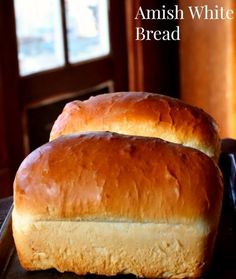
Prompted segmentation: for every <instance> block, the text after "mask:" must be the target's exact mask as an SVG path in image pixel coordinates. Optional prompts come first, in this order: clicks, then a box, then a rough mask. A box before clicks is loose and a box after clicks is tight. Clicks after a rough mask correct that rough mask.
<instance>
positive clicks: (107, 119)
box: [50, 92, 220, 161]
mask: <svg viewBox="0 0 236 279" xmlns="http://www.w3.org/2000/svg"><path fill="white" fill-rule="evenodd" d="M86 131H111V132H117V133H120V134H126V135H137V136H146V137H157V138H161V139H164V140H167V141H169V142H174V143H180V144H183V145H186V146H190V147H193V148H196V149H199V150H200V151H202V152H204V153H205V154H207V155H208V156H210V157H212V158H214V159H215V160H216V161H217V160H218V157H219V153H220V139H219V135H218V131H217V126H216V123H215V121H214V120H213V119H212V117H211V116H209V115H208V114H207V113H205V112H204V111H203V110H201V109H199V108H196V107H193V106H190V105H187V104H185V103H183V102H181V101H180V100H177V99H173V98H170V97H167V96H162V95H158V94H152V93H141V92H132V93H129V92H119V93H109V94H103V95H98V96H96V97H92V98H90V99H89V100H86V101H74V102H71V103H68V104H67V105H66V106H65V108H64V110H63V112H62V114H61V115H60V116H59V117H58V119H57V120H56V122H55V124H54V126H53V128H52V131H51V135H50V139H51V140H53V139H55V138H57V137H59V136H61V135H65V134H71V133H80V132H86Z"/></svg>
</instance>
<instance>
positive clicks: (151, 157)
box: [14, 132, 223, 225]
mask: <svg viewBox="0 0 236 279" xmlns="http://www.w3.org/2000/svg"><path fill="white" fill-rule="evenodd" d="M222 195H223V183H222V177H221V174H220V171H219V170H218V168H217V166H216V165H215V163H214V162H213V160H211V159H210V158H209V157H208V156H206V155H205V154H203V153H202V152H200V151H198V150H195V149H192V148H187V147H183V146H182V145H178V144H172V143H167V142H164V141H162V140H160V139H156V138H149V139H147V138H145V137H135V136H125V135H119V134H115V133H109V132H97V133H85V134H80V135H67V136H63V137H60V138H58V139H56V140H54V141H51V142H49V143H47V144H45V145H43V146H42V147H40V148H38V149H36V150H35V151H33V152H32V153H31V154H30V155H29V156H28V157H27V158H26V159H25V160H24V161H23V162H22V164H21V166H20V168H19V170H18V172H17V174H16V178H15V182H14V206H15V211H16V212H17V213H18V215H19V214H23V215H28V216H29V217H32V218H34V219H38V220H98V221H99V220H102V221H108V222H110V221H118V222H122V221H124V222H160V223H161V222H167V223H169V222H170V223H177V224H178V223H184V224H188V223H191V222H196V221H199V220H202V221H203V222H207V223H208V224H209V223H211V224H212V225H217V223H218V219H219V216H220V211H221V201H222Z"/></svg>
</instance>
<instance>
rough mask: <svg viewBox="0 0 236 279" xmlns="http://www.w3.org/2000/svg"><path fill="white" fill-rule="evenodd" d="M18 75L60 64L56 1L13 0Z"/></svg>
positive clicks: (59, 24) (58, 8) (60, 34)
mask: <svg viewBox="0 0 236 279" xmlns="http://www.w3.org/2000/svg"><path fill="white" fill-rule="evenodd" d="M14 3H15V13H16V27H17V39H18V59H19V65H20V74H21V75H28V74H32V73H35V72H39V71H43V70H47V69H52V68H55V67H58V66H62V65H63V64H64V50H63V35H62V22H61V9H60V0H33V1H32V0H15V2H14Z"/></svg>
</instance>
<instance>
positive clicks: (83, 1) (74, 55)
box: [65, 0, 110, 63]
mask: <svg viewBox="0 0 236 279" xmlns="http://www.w3.org/2000/svg"><path fill="white" fill-rule="evenodd" d="M65 3H66V18H67V38H68V48H69V62H71V63H74V62H79V61H83V60H87V59H91V58H95V57H99V56H103V55H106V54H108V53H109V50H110V46H109V31H108V30H109V28H108V1H107V0H67V1H66V2H65Z"/></svg>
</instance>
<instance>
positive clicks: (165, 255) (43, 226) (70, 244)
mask: <svg viewBox="0 0 236 279" xmlns="http://www.w3.org/2000/svg"><path fill="white" fill-rule="evenodd" d="M13 233H14V239H15V243H16V247H17V251H18V255H19V259H20V262H21V264H22V266H23V267H24V268H25V269H27V270H45V269H49V268H56V269H57V270H58V271H60V272H64V271H70V272H75V273H77V274H79V275H84V274H87V273H94V274H101V275H107V276H111V275H116V274H118V273H121V274H127V273H133V274H135V275H136V276H139V277H163V278H165V277H166V278H183V277H198V276H200V275H201V274H202V273H203V272H204V271H205V270H206V269H207V267H208V265H209V259H210V258H211V254H212V249H213V246H214V241H215V231H214V232H213V231H211V232H210V231H209V230H208V228H207V227H203V226H202V224H201V221H199V222H194V223H193V224H190V225H183V224H164V223H163V224H158V223H132V222H94V221H93V222H91V221H60V220H58V221H35V220H34V219H32V218H28V217H25V216H22V215H20V214H18V213H17V212H16V211H15V210H14V211H13Z"/></svg>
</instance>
